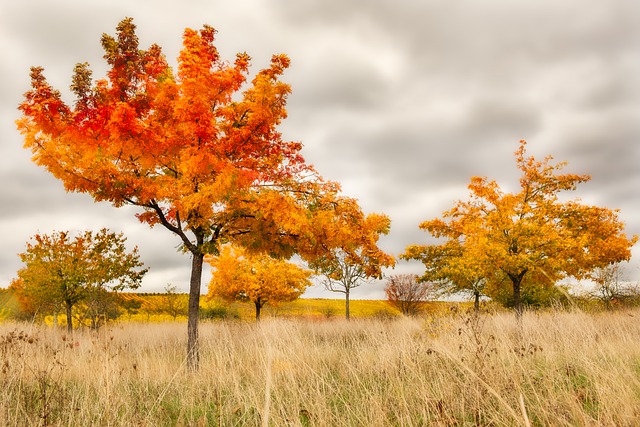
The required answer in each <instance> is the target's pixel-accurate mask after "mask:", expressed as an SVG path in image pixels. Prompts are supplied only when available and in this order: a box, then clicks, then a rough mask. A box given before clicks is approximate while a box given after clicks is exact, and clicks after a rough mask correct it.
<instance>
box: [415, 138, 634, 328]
mask: <svg viewBox="0 0 640 427" xmlns="http://www.w3.org/2000/svg"><path fill="white" fill-rule="evenodd" d="M515 155H516V163H517V166H518V168H519V169H520V171H521V172H522V176H521V178H520V190H519V191H517V192H513V193H510V192H505V191H503V190H502V189H501V188H500V186H499V185H498V184H497V183H496V182H495V181H489V180H488V179H487V178H481V177H473V178H472V179H471V184H469V190H470V193H471V194H470V198H469V200H466V201H458V202H457V203H456V204H455V206H454V207H453V208H452V209H450V210H448V211H446V212H444V214H443V218H442V219H440V218H437V219H433V220H430V221H425V222H423V223H422V224H420V228H421V229H423V230H425V231H427V232H429V233H430V234H431V235H433V236H434V237H436V238H439V239H440V242H439V243H434V244H432V245H413V246H409V247H407V249H406V252H405V254H404V255H403V257H404V258H409V259H418V260H421V261H422V262H423V263H424V264H425V266H426V267H427V275H426V276H427V277H433V276H436V277H439V278H440V279H444V280H449V281H452V282H458V283H461V284H462V283H463V282H464V280H467V279H469V278H471V279H474V280H475V281H477V280H480V279H484V280H486V281H487V285H486V286H487V288H488V289H487V291H488V292H489V293H490V292H491V287H493V288H494V289H495V288H496V287H504V286H510V288H511V292H512V295H513V305H514V307H515V310H516V314H517V315H518V316H519V315H520V314H521V313H522V301H521V291H522V287H523V285H525V284H528V285H532V286H553V285H555V284H556V283H557V281H559V280H561V279H563V278H565V277H567V276H573V277H576V278H589V277H590V275H591V274H592V272H593V271H594V270H595V269H597V268H602V267H605V266H607V265H609V264H612V263H616V262H620V261H623V260H628V259H629V258H630V257H631V247H632V246H633V244H634V243H635V242H636V241H637V236H633V237H631V238H629V237H628V236H627V235H626V234H625V233H624V224H623V223H622V222H621V221H620V220H619V218H618V211H617V210H611V209H607V208H601V207H597V206H589V205H586V204H583V203H581V202H580V201H579V200H569V201H563V200H562V199H561V198H560V195H561V193H562V192H564V191H572V190H575V189H576V186H577V184H579V183H582V182H586V181H588V180H589V179H590V177H589V176H588V175H576V174H563V173H561V170H562V169H563V168H564V166H565V165H566V163H562V162H561V163H557V164H552V163H551V160H552V158H551V157H546V158H545V159H544V160H542V161H538V160H536V159H535V158H534V157H533V156H529V157H527V156H526V142H525V141H521V142H520V146H519V148H518V150H517V151H516V153H515ZM463 286H464V285H463Z"/></svg>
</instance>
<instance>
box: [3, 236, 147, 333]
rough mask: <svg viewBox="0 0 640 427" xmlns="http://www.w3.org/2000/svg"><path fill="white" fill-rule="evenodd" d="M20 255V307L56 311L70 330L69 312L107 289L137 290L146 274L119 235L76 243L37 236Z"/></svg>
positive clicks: (16, 284) (68, 238)
mask: <svg viewBox="0 0 640 427" xmlns="http://www.w3.org/2000/svg"><path fill="white" fill-rule="evenodd" d="M33 240H34V242H28V243H27V250H26V251H25V252H24V253H21V254H20V258H21V259H22V262H24V263H25V267H24V268H22V269H20V270H19V271H18V279H19V280H16V281H14V288H13V289H14V290H15V291H16V292H17V293H18V294H19V300H20V301H26V302H28V305H30V306H31V307H32V308H33V307H35V309H36V310H38V309H39V310H45V311H53V312H55V311H57V310H58V309H59V308H62V309H63V310H64V311H65V314H66V316H67V330H68V331H69V332H71V331H72V330H73V323H72V318H73V308H74V307H75V306H76V304H78V303H79V302H81V301H90V300H91V297H93V296H95V295H96V294H97V293H98V292H102V291H103V290H104V289H105V288H109V289H111V290H122V289H125V288H130V289H136V288H138V287H139V286H140V282H141V281H142V278H143V276H144V275H145V274H146V272H147V270H148V269H141V267H142V263H141V262H140V260H139V256H138V248H137V247H136V248H134V250H133V251H132V252H128V251H127V249H126V247H125V241H126V239H125V238H124V237H123V235H122V234H115V233H110V232H108V231H107V230H106V229H102V230H100V231H99V232H98V233H95V234H94V233H93V232H91V231H86V232H84V233H82V234H79V235H78V236H76V237H75V238H74V239H71V236H70V234H69V233H68V232H65V231H63V232H54V233H53V234H51V235H46V234H44V235H40V234H36V235H35V236H34V237H33Z"/></svg>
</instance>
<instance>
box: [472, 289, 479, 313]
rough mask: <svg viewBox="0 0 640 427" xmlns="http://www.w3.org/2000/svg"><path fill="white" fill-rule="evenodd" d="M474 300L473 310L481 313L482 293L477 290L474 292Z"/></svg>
mask: <svg viewBox="0 0 640 427" xmlns="http://www.w3.org/2000/svg"><path fill="white" fill-rule="evenodd" d="M474 297H475V299H474V301H473V310H474V311H475V312H476V314H477V313H480V293H479V292H476V293H475V294H474Z"/></svg>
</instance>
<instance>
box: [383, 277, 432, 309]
mask: <svg viewBox="0 0 640 427" xmlns="http://www.w3.org/2000/svg"><path fill="white" fill-rule="evenodd" d="M384 292H385V294H386V295H387V301H389V303H390V304H391V305H393V306H394V307H396V308H397V309H398V310H400V311H401V312H402V314H404V315H405V316H415V315H416V314H418V313H419V312H420V309H421V305H422V303H423V302H424V301H427V300H429V299H430V298H431V297H433V295H434V288H433V285H432V284H431V283H425V282H420V281H418V276H417V275H415V274H395V275H393V276H390V277H389V278H388V279H387V284H386V285H385V287H384Z"/></svg>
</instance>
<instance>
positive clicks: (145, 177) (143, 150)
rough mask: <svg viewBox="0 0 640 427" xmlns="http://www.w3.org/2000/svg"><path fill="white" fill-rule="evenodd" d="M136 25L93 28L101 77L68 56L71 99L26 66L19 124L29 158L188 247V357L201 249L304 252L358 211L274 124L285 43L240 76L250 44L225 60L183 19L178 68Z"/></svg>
mask: <svg viewBox="0 0 640 427" xmlns="http://www.w3.org/2000/svg"><path fill="white" fill-rule="evenodd" d="M135 28H136V27H135V25H134V23H133V20H132V19H131V18H126V19H124V20H123V21H122V22H120V24H119V25H118V26H117V35H116V36H115V37H113V36H110V35H107V34H104V35H103V36H102V39H101V42H102V47H103V48H104V51H105V55H104V58H105V60H106V61H107V63H108V65H109V67H110V68H109V70H108V72H107V77H106V78H105V79H100V80H97V81H95V82H94V81H93V80H92V74H91V70H90V68H89V65H88V64H87V63H81V64H78V65H76V67H75V71H74V74H73V78H72V84H71V90H72V92H73V93H74V94H75V103H74V104H73V106H69V105H67V104H66V103H65V102H64V101H63V99H62V96H61V93H60V92H59V91H58V90H56V89H54V88H53V87H51V86H50V85H49V83H48V82H47V80H46V78H45V77H44V71H43V69H42V68H41V67H33V68H32V69H31V86H32V88H31V90H30V91H28V92H27V93H26V94H25V99H24V101H23V102H22V104H21V105H20V107H19V108H20V111H21V112H22V114H23V115H22V117H21V118H20V119H19V120H18V122H17V125H18V129H19V130H20V131H21V133H22V134H23V135H24V139H25V147H26V148H28V149H30V150H31V151H32V152H33V160H34V161H35V162H36V163H37V164H38V165H41V166H43V167H45V168H46V169H47V170H49V172H51V173H52V174H53V175H54V176H56V177H57V178H59V179H60V180H61V181H63V183H64V185H65V188H66V189H67V190H68V191H77V192H85V193H88V194H90V195H91V196H92V197H93V198H94V199H95V200H96V201H101V200H104V201H109V202H111V203H112V204H113V205H114V206H116V207H119V206H122V205H124V204H129V205H135V206H137V207H139V208H140V210H141V211H140V212H139V213H138V214H137V216H138V218H139V219H140V221H142V222H145V223H147V224H149V225H150V226H155V225H162V226H163V227H165V228H167V229H168V230H169V231H171V232H172V233H175V234H176V235H177V236H178V237H179V238H180V241H181V243H182V247H183V249H184V250H185V251H188V252H190V253H191V255H192V270H191V280H190V287H189V308H188V311H189V314H188V318H189V321H188V327H187V329H188V341H187V352H188V357H189V364H190V366H191V367H193V368H195V367H197V365H198V351H197V350H198V347H197V337H198V329H197V322H198V308H199V299H200V291H201V280H202V279H201V278H202V264H203V259H204V255H205V254H214V255H215V254H216V253H217V251H218V248H219V246H220V245H221V244H224V243H226V242H234V243H236V244H238V245H241V246H244V247H247V248H249V249H250V250H254V251H266V252H269V253H272V254H273V255H276V256H284V257H289V256H291V255H292V254H293V253H296V252H297V253H299V254H300V255H301V256H303V257H304V258H305V259H307V260H312V259H314V258H316V257H318V256H321V255H323V254H324V253H326V251H327V250H330V249H331V248H335V247H341V246H345V244H344V242H341V241H340V240H339V235H340V233H337V234H336V228H335V227H333V226H332V224H333V223H334V222H335V221H334V219H333V218H335V217H336V216H340V215H342V214H343V213H346V214H347V215H348V216H349V222H348V223H347V222H344V223H343V225H345V226H348V227H350V229H351V230H357V229H358V227H359V226H360V224H361V223H362V222H363V221H364V215H363V214H362V212H361V210H360V208H359V206H358V204H357V203H356V201H355V200H353V199H350V198H348V197H344V196H341V195H340V194H339V190H340V188H339V185H338V184H336V183H333V182H328V181H324V180H323V179H322V178H321V177H320V175H319V174H318V173H317V172H316V171H315V170H314V168H313V167H312V166H310V165H308V164H307V163H305V161H304V159H303V157H302V155H301V148H302V144H301V143H300V142H297V141H285V140H283V138H282V135H281V134H280V132H279V131H278V130H277V127H278V125H279V124H280V123H281V121H282V120H283V119H284V118H286V116H287V111H286V109H285V106H286V101H287V96H288V95H289V93H290V91H291V88H290V86H289V85H288V84H286V83H284V82H282V81H280V77H281V75H282V74H283V72H284V70H285V69H286V68H287V67H288V66H289V58H288V57H287V56H286V55H283V54H278V55H273V57H272V58H271V63H270V65H269V66H268V67H267V68H264V69H262V70H261V71H259V72H258V73H257V74H256V75H255V77H253V79H251V80H249V65H250V57H249V55H248V54H246V53H239V54H237V55H236V57H235V59H234V60H233V61H231V62H229V61H225V60H224V59H223V58H221V57H220V54H219V52H218V50H217V49H216V46H215V43H214V42H215V34H216V31H215V30H214V29H213V28H212V27H210V26H207V25H205V26H203V28H202V29H201V30H199V31H196V30H193V29H186V30H185V31H184V36H183V48H182V51H181V52H180V54H179V57H178V60H177V62H178V63H177V68H176V70H175V71H174V69H173V68H172V67H170V66H169V64H168V63H167V61H166V59H165V56H164V55H163V53H162V50H161V48H160V47H159V46H157V45H152V46H151V47H149V48H148V49H146V50H143V49H141V48H140V46H139V44H138V37H137V35H136V32H135ZM344 233H345V232H343V233H342V234H344ZM352 234H353V235H357V232H355V231H354V232H353V233H352ZM362 244H363V245H365V246H367V245H369V242H362ZM347 251H349V249H348V248H347Z"/></svg>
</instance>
